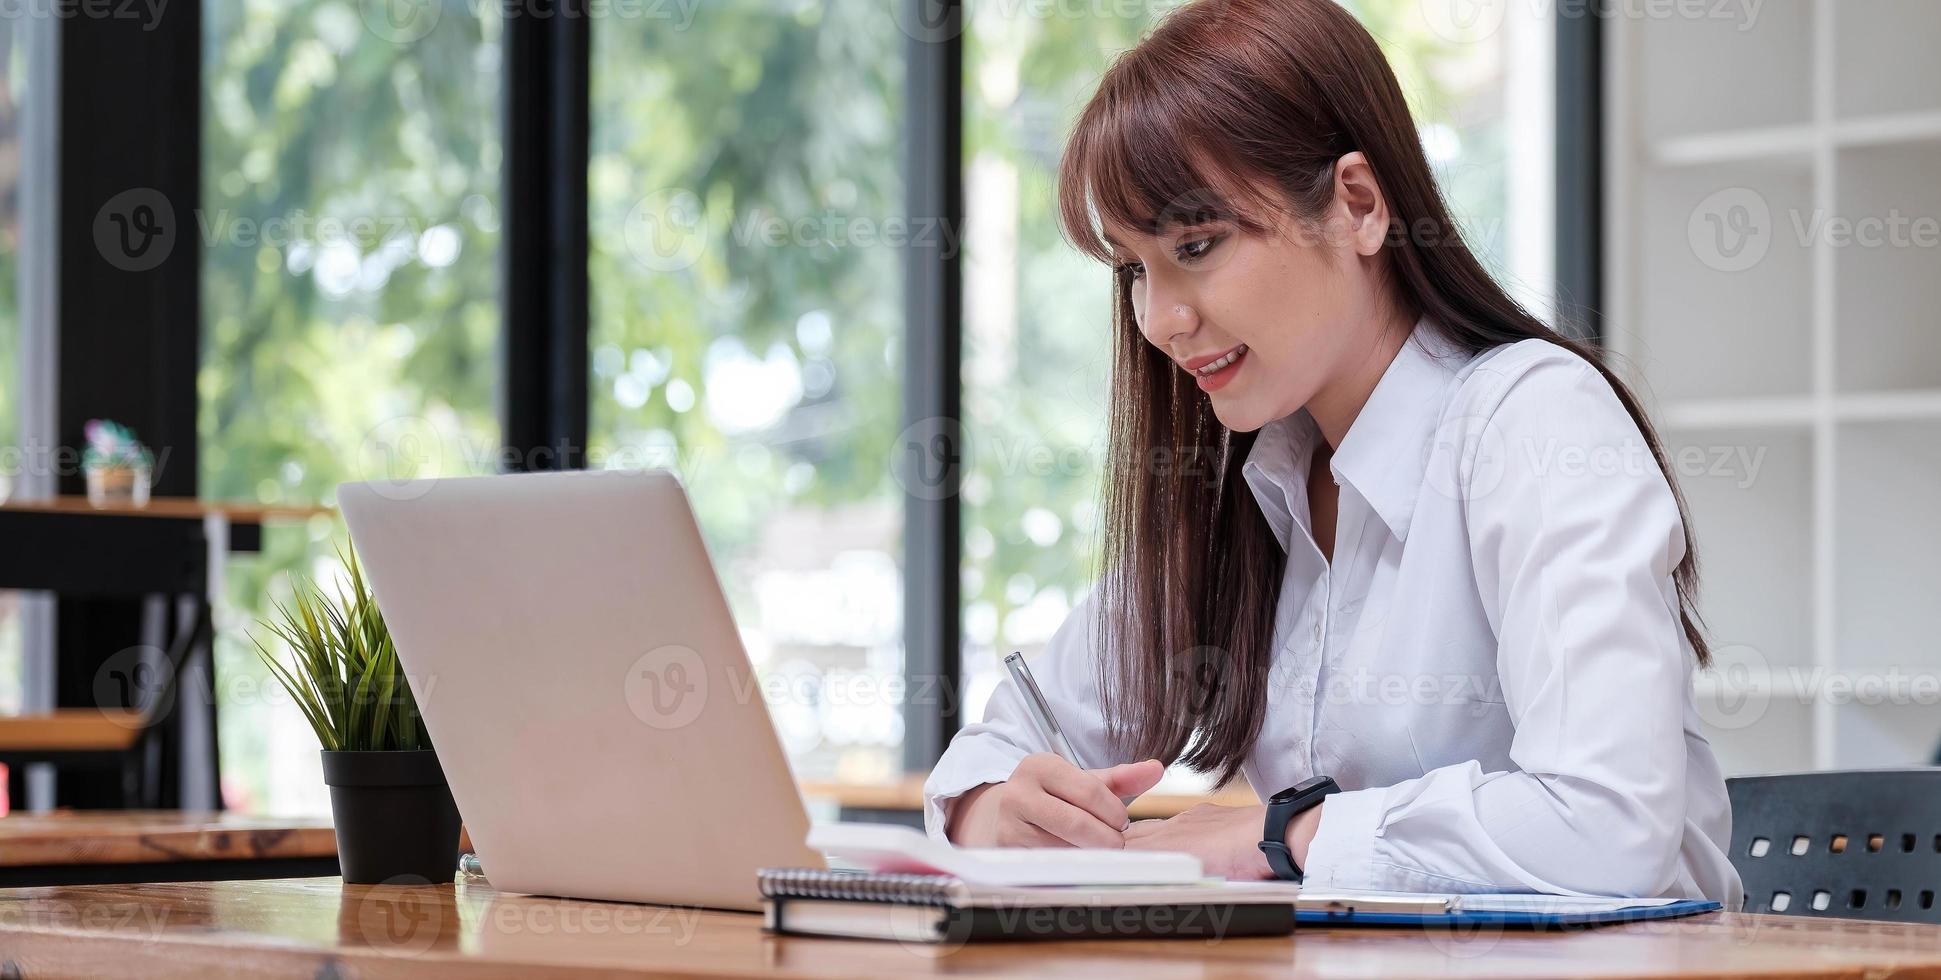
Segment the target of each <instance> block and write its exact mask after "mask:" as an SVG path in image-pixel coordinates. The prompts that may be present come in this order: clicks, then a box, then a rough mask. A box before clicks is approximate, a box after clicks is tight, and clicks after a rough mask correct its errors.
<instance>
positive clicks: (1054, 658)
mask: <svg viewBox="0 0 1941 980" xmlns="http://www.w3.org/2000/svg"><path fill="white" fill-rule="evenodd" d="M1095 602H1096V594H1094V595H1091V596H1088V597H1087V598H1086V599H1084V600H1083V601H1081V602H1080V603H1079V604H1078V607H1077V608H1075V609H1073V610H1072V612H1071V615H1069V616H1067V617H1065V621H1064V623H1062V624H1060V625H1059V627H1058V630H1057V631H1056V632H1055V633H1053V634H1052V637H1051V640H1050V642H1048V643H1047V644H1046V645H1045V649H1044V650H1043V652H1041V653H1039V654H1038V655H1037V656H1036V657H1033V658H1032V659H1031V676H1032V677H1033V678H1034V679H1035V680H1036V681H1037V682H1038V689H1039V690H1040V691H1041V692H1043V693H1044V696H1045V700H1046V702H1048V703H1049V704H1050V705H1051V711H1052V714H1053V715H1054V716H1056V717H1057V719H1058V724H1059V727H1060V728H1061V729H1063V730H1064V733H1065V738H1066V740H1067V741H1069V742H1071V745H1072V749H1073V751H1075V752H1077V753H1078V755H1079V759H1080V760H1081V761H1083V762H1084V763H1085V765H1086V766H1087V767H1088V768H1093V769H1102V768H1105V767H1108V766H1114V765H1118V764H1119V763H1121V762H1126V761H1130V760H1126V759H1121V758H1119V757H1118V756H1117V755H1115V754H1114V753H1113V751H1112V750H1111V749H1110V748H1109V746H1108V745H1107V739H1106V734H1105V717H1104V712H1103V711H1102V710H1101V708H1100V703H1099V687H1098V657H1097V655H1096V649H1097V644H1096V643H1095V642H1093V633H1094V629H1093V617H1094V616H1095V615H1096V613H1095V605H1094V604H1095ZM1049 751H1051V746H1050V745H1049V744H1047V743H1046V742H1045V741H1044V740H1043V739H1041V738H1039V736H1038V730H1037V729H1036V728H1035V727H1033V726H1032V724H1031V719H1030V716H1029V715H1027V714H1026V712H1025V706H1024V697H1023V692H1021V691H1019V690H1018V687H1017V685H1016V684H1015V683H1013V682H1012V681H1011V677H1010V674H1009V672H1008V671H1007V672H1006V673H1005V677H1004V680H1003V682H1002V683H1000V684H999V685H998V686H997V690H996V691H994V692H992V694H991V700H990V703H989V705H988V706H986V708H985V710H984V719H983V720H982V721H979V722H977V723H976V724H973V725H966V726H965V727H964V728H963V729H962V730H961V731H959V732H958V733H957V735H956V737H955V738H952V739H951V740H950V746H949V748H946V749H945V750H944V754H943V758H941V759H939V760H937V766H936V768H934V769H932V770H931V771H930V778H929V779H928V780H926V781H925V782H924V784H923V826H924V830H925V831H927V832H928V833H929V834H930V836H932V837H935V838H937V839H938V840H943V839H945V838H944V824H945V821H946V819H947V817H948V807H949V806H950V805H951V803H952V802H954V801H955V800H956V798H957V797H958V796H960V795H962V794H963V793H965V792H966V791H968V790H972V789H975V788H977V787H979V786H982V785H984V784H985V783H1001V782H1003V781H1005V780H1006V779H1009V778H1011V770H1013V769H1015V768H1017V765H1018V763H1019V762H1020V761H1021V760H1023V759H1024V757H1025V756H1027V755H1031V754H1033V753H1035V752H1049Z"/></svg>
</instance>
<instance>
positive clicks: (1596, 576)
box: [1303, 357, 1691, 897]
mask: <svg viewBox="0 0 1941 980" xmlns="http://www.w3.org/2000/svg"><path fill="white" fill-rule="evenodd" d="M1451 425H1452V423H1448V422H1445V431H1444V432H1443V433H1441V435H1445V436H1446V435H1450V434H1451V433H1450V432H1449V431H1448V429H1449V427H1450V426H1451ZM1453 425H1454V426H1456V427H1460V428H1462V429H1463V430H1464V431H1463V433H1462V434H1461V435H1460V436H1459V437H1458V438H1459V441H1456V443H1455V444H1456V445H1461V446H1469V447H1474V455H1473V458H1472V459H1471V460H1469V461H1467V462H1466V464H1465V467H1464V472H1465V475H1464V479H1463V480H1462V482H1461V483H1460V485H1461V486H1462V487H1463V497H1464V507H1465V510H1466V518H1467V520H1468V522H1469V543H1470V550H1471V558H1472V560H1473V565H1474V569H1475V574H1476V581H1477V585H1478V590H1479V592H1480V596H1481V599H1482V604H1483V608H1484V610H1485V612H1486V613H1487V615H1488V617H1489V622H1490V626H1491V627H1492V629H1493V630H1494V632H1495V634H1496V638H1497V655H1496V667H1497V671H1498V674H1499V676H1500V678H1501V680H1502V684H1503V698H1504V703H1505V706H1506V707H1507V708H1508V711H1509V714H1510V718H1511V719H1512V721H1513V722H1514V724H1515V727H1516V731H1515V735H1514V737H1513V738H1512V741H1511V747H1510V758H1511V759H1512V761H1514V762H1515V764H1516V767H1517V769H1518V770H1520V771H1508V772H1485V771H1483V768H1482V766H1481V765H1480V764H1479V763H1476V762H1468V763H1463V764H1458V765H1453V766H1447V767H1444V768H1440V769H1436V770H1433V771H1431V772H1429V773H1427V774H1425V775H1423V776H1421V777H1419V778H1416V779H1411V780H1407V781H1405V782H1401V783H1398V784H1396V785H1393V786H1386V787H1379V788H1370V789H1360V790H1356V791H1352V792H1346V793H1339V794H1336V795H1334V796H1330V797H1329V798H1328V799H1327V801H1326V803H1325V804H1324V805H1323V807H1322V811H1321V822H1320V825H1319V829H1318V830H1317V832H1316V835H1315V838H1314V840H1313V842H1312V843H1311V844H1310V847H1309V852H1308V862H1307V866H1306V868H1304V869H1303V870H1304V871H1306V872H1307V873H1308V874H1309V879H1308V880H1309V882H1310V884H1311V885H1312V886H1313V887H1317V888H1375V889H1390V890H1405V891H1446V892H1477V891H1534V892H1547V893H1553V894H1564V895H1616V896H1637V897H1651V896H1657V895H1661V894H1665V893H1668V892H1669V891H1670V890H1672V889H1674V888H1675V887H1676V882H1677V880H1678V874H1679V848H1680V845H1681V841H1682V838H1683V829H1684V814H1685V803H1686V801H1685V759H1686V748H1685V742H1684V706H1685V701H1686V698H1687V696H1688V691H1687V685H1688V684H1689V683H1690V681H1689V669H1690V665H1689V661H1690V660H1691V650H1690V646H1689V644H1688V643H1687V642H1686V641H1685V638H1684V634H1683V631H1682V626H1681V623H1680V619H1679V603H1678V597H1677V594H1676V592H1675V590H1674V587H1673V584H1672V578H1671V573H1672V569H1673V568H1674V567H1675V566H1676V565H1677V564H1678V563H1679V561H1680V560H1681V559H1682V558H1683V556H1684V553H1685V545H1684V525H1683V523H1682V521H1681V520H1680V518H1679V513H1678V506H1677V503H1676V500H1675V498H1674V497H1673V494H1672V490H1671V486H1670V484H1669V483H1668V482H1667V481H1666V479H1665V477H1664V475H1663V473H1662V472H1661V470H1660V469H1659V466H1658V461H1657V459H1656V458H1655V457H1654V456H1653V455H1652V454H1651V453H1650V452H1649V450H1648V449H1647V447H1646V444H1645V442H1644V439H1643V436H1642V435H1641V433H1640V431H1639V429H1638V426H1637V425H1636V423H1635V422H1633V421H1632V419H1631V417H1630V415H1629V413H1627V412H1626V411H1625V409H1624V406H1623V404H1622V403H1621V402H1619V401H1618V398H1617V394H1616V393H1615V392H1614V391H1613V390H1612V389H1611V387H1610V385H1609V384H1608V383H1607V382H1606V381H1605V380H1604V378H1603V377H1602V376H1601V375H1600V374H1599V373H1598V372H1597V371H1596V369H1595V368H1593V367H1592V366H1591V365H1589V364H1588V363H1585V362H1583V361H1582V360H1579V359H1576V358H1569V359H1565V358H1561V357H1560V358H1550V359H1545V360H1543V361H1541V362H1539V363H1538V364H1536V365H1535V366H1532V367H1530V368H1529V369H1528V370H1527V371H1526V372H1524V373H1523V374H1522V375H1520V376H1517V377H1514V378H1513V379H1512V380H1509V381H1508V382H1506V383H1505V385H1504V386H1503V392H1502V395H1501V396H1500V398H1499V399H1498V401H1497V402H1496V407H1495V409H1494V410H1493V411H1490V412H1489V413H1488V416H1487V418H1483V419H1476V420H1474V421H1473V422H1472V421H1463V420H1459V421H1458V422H1456V423H1453ZM1491 457H1495V458H1491ZM1424 492H1430V491H1426V490H1425V491H1424Z"/></svg>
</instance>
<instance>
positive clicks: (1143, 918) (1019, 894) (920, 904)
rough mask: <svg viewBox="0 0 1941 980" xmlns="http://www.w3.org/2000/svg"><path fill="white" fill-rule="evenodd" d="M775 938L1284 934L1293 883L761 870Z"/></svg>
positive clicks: (767, 922) (1289, 927) (767, 920)
mask: <svg viewBox="0 0 1941 980" xmlns="http://www.w3.org/2000/svg"><path fill="white" fill-rule="evenodd" d="M757 882H758V884H759V885H760V888H761V894H762V909H763V917H764V922H763V924H764V926H765V927H766V928H767V929H769V930H770V931H772V932H779V933H789V934H796V935H814V936H840V937H848V938H855V939H894V940H898V941H901V942H917V943H954V942H969V941H982V940H1005V941H1017V940H1038V939H1100V938H1126V939H1132V938H1140V939H1157V938H1180V939H1218V938H1227V937H1238V936H1282V935H1286V934H1288V933H1290V932H1293V931H1294V902H1295V898H1296V896H1298V895H1299V894H1300V890H1299V889H1298V888H1296V887H1294V886H1291V885H1262V884H1259V883H1246V884H1230V883H1228V882H1226V881H1223V880H1221V879H1218V878H1207V879H1201V880H1200V881H1197V882H1194V883H1190V884H1161V885H1054V886H1015V885H980V884H973V883H971V882H968V881H966V880H964V879H962V878H959V877H955V876H952V875H930V874H900V873H882V872H867V871H821V870H815V869H809V868H764V869H762V870H761V871H760V872H759V873H758V875H757Z"/></svg>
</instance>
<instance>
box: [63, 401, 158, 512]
mask: <svg viewBox="0 0 1941 980" xmlns="http://www.w3.org/2000/svg"><path fill="white" fill-rule="evenodd" d="M82 432H83V433H84V434H85V435H86V436H87V440H88V446H87V448H86V449H84V450H82V451H81V472H82V474H83V475H84V476H85V477H86V478H87V481H88V503H89V504H90V505H92V506H95V507H109V506H115V505H123V504H132V505H134V506H136V507H146V506H148V488H149V486H150V482H151V480H152V477H153V471H154V457H153V456H151V455H149V452H148V447H146V446H143V445H142V444H141V442H140V440H137V439H136V438H135V433H134V432H133V431H132V430H130V429H129V428H128V427H127V426H125V425H122V424H120V423H118V422H113V421H110V420H108V419H90V420H89V421H88V424H87V425H85V426H83V427H82Z"/></svg>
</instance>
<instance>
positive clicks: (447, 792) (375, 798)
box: [323, 749, 458, 885]
mask: <svg viewBox="0 0 1941 980" xmlns="http://www.w3.org/2000/svg"><path fill="white" fill-rule="evenodd" d="M323 774H324V785H326V786H329V787H330V813H331V818H332V820H333V821H334V822H335V823H336V825H337V863H338V864H339V865H340V866H341V867H342V868H343V873H344V881H345V882H346V883H349V884H353V885H379V884H386V883H390V884H400V883H405V882H409V881H413V880H418V881H422V882H427V883H431V884H450V883H451V880H452V876H453V874H455V873H456V872H457V870H458V805H457V804H456V803H453V802H452V789H451V786H450V785H448V784H447V783H446V782H445V770H444V769H442V768H440V767H439V765H438V753H437V752H434V751H432V750H430V749H425V750H421V751H416V752H330V751H325V752H324V754H323Z"/></svg>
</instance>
